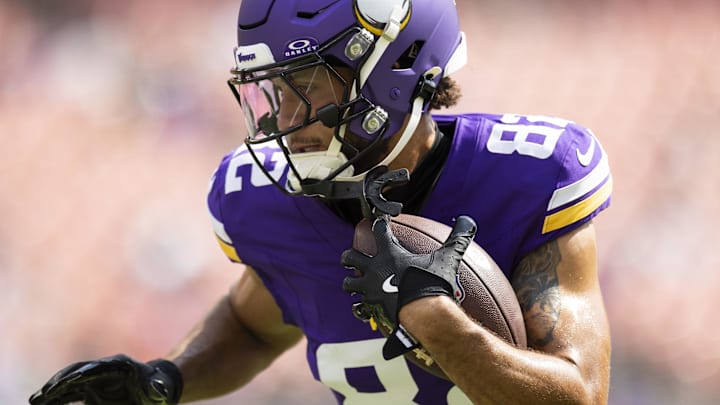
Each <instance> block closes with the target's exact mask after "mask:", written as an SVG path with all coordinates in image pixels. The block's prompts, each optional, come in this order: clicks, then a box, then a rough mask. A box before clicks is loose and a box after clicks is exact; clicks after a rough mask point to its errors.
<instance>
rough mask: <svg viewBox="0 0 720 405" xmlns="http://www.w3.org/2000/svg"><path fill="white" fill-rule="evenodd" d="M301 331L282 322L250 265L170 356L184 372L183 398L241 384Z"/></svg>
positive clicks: (218, 392)
mask: <svg viewBox="0 0 720 405" xmlns="http://www.w3.org/2000/svg"><path fill="white" fill-rule="evenodd" d="M301 337H302V332H301V331H300V329H298V328H296V327H294V326H291V325H288V324H286V323H284V322H283V319H282V315H281V312H280V309H279V308H278V306H277V304H276V303H275V300H274V299H273V298H272V296H271V295H270V293H269V292H268V290H267V289H266V288H265V286H264V285H263V283H262V281H261V280H260V279H259V277H258V276H257V274H255V272H254V271H253V270H252V269H251V268H249V267H248V268H247V271H245V272H244V273H243V275H242V276H241V277H240V280H239V281H238V282H237V284H235V285H234V286H233V288H232V289H231V291H230V293H229V294H228V295H226V296H224V297H223V298H222V299H220V301H219V302H218V303H217V304H216V305H215V307H214V308H213V309H212V310H211V311H210V313H209V314H208V315H207V316H206V317H205V319H204V320H203V321H202V322H200V323H199V324H198V325H196V326H195V327H194V328H193V329H192V330H191V331H190V333H189V334H188V336H187V337H186V338H185V339H184V340H183V341H182V342H181V343H180V344H179V345H178V347H176V348H175V349H174V350H173V351H172V353H171V354H170V355H169V356H168V358H169V359H170V360H172V361H173V362H174V363H175V364H177V366H178V367H179V368H180V372H181V374H182V376H183V382H184V389H183V395H182V398H181V402H188V401H194V400H198V399H202V398H210V397H215V396H219V395H222V394H225V393H228V392H231V391H233V390H235V389H237V388H239V387H241V386H242V385H244V384H246V383H247V382H248V381H250V380H251V379H252V378H253V377H254V376H255V375H256V374H257V373H258V372H260V371H262V370H263V369H265V368H266V367H267V366H268V365H269V364H270V363H271V362H272V361H273V360H274V359H275V358H276V357H278V356H279V355H280V354H281V353H282V352H284V351H285V350H287V349H288V348H290V347H292V346H293V345H295V344H296V343H297V342H298V341H299V340H300V338H301Z"/></svg>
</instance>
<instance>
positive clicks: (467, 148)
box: [208, 114, 612, 404]
mask: <svg viewBox="0 0 720 405" xmlns="http://www.w3.org/2000/svg"><path fill="white" fill-rule="evenodd" d="M435 118H436V120H437V121H438V124H439V125H440V128H441V129H443V131H444V132H445V133H446V134H448V135H449V134H450V133H449V132H448V131H449V130H452V128H454V134H453V137H452V138H453V139H452V147H451V150H450V154H449V157H448V159H447V162H446V164H445V167H444V168H443V171H442V174H441V175H440V178H439V179H438V181H437V184H436V185H435V188H434V189H433V191H432V192H431V194H430V196H429V197H428V199H427V202H426V203H425V205H424V207H423V208H422V210H421V212H420V215H421V216H424V217H427V218H431V219H434V220H436V221H439V222H443V223H445V224H448V225H450V226H452V222H453V218H455V217H457V216H459V215H469V216H470V217H472V218H473V219H475V221H476V222H477V224H478V231H477V235H476V236H475V241H476V242H477V243H478V244H479V245H480V246H482V247H483V248H484V249H485V250H486V251H487V252H488V253H489V254H490V255H491V256H492V257H493V258H494V259H495V261H496V262H497V264H498V265H499V266H500V268H501V269H502V270H503V271H504V273H505V274H506V275H507V276H508V277H509V276H510V274H511V273H512V271H513V269H514V268H515V266H517V264H518V263H519V262H520V260H521V259H522V258H523V257H524V256H525V255H526V254H528V253H529V252H530V251H532V250H533V249H535V248H537V247H538V246H540V245H542V244H544V243H546V242H548V241H550V240H552V239H554V238H557V237H558V236H560V235H562V234H564V233H566V232H568V231H570V230H572V229H575V228H577V227H578V226H580V225H581V224H583V223H585V222H587V221H589V220H590V219H591V218H593V217H594V216H595V215H597V214H598V213H599V212H600V211H601V210H603V209H604V208H606V207H607V206H608V205H609V203H610V193H611V189H612V178H611V176H610V169H609V166H608V160H607V156H606V155H605V153H604V151H603V149H602V147H601V146H600V143H599V142H598V141H597V139H596V138H595V137H594V136H593V135H592V133H590V132H589V131H588V130H587V129H584V128H582V127H580V126H578V125H577V124H575V123H573V122H570V121H565V120H561V119H557V118H550V117H541V116H518V115H503V116H500V115H481V114H476V115H452V116H450V115H448V116H436V117H435ZM261 152H262V153H260V154H259V159H260V160H261V161H264V162H265V165H266V167H267V168H268V170H269V171H270V172H271V173H272V174H273V175H274V176H275V178H278V179H280V182H281V183H282V184H284V181H285V176H286V175H287V170H286V169H287V166H286V163H285V161H284V158H283V155H282V153H280V151H279V150H277V149H274V148H273V147H272V146H268V147H267V148H266V149H263V150H261ZM208 204H209V208H210V213H211V214H212V219H213V225H214V229H215V233H216V235H217V237H218V240H219V242H220V244H221V247H222V248H223V251H224V252H225V253H226V254H227V256H228V257H229V258H230V259H231V260H233V261H237V262H240V261H242V262H243V263H245V264H247V265H248V266H251V267H252V268H253V269H255V271H256V272H257V273H258V275H259V276H260V278H261V279H262V280H263V282H264V283H265V286H266V287H267V288H268V290H269V291H270V292H271V294H272V295H273V297H274V298H275V301H276V302H277V304H278V305H279V306H280V308H281V309H282V312H283V317H284V319H285V321H286V322H288V323H291V324H293V325H297V326H298V327H300V328H301V329H302V330H303V332H304V333H305V335H306V337H307V341H308V348H307V358H308V363H309V365H310V369H311V370H312V373H313V375H314V376H315V378H316V379H318V380H320V381H321V382H322V383H324V384H325V385H327V386H328V387H330V388H331V389H332V390H333V391H334V393H335V394H336V396H337V398H338V401H339V402H340V403H345V404H356V403H357V404H359V403H363V404H365V403H393V404H394V403H417V404H465V403H470V401H469V400H468V399H467V398H466V397H465V395H464V394H463V393H462V392H461V391H460V390H459V389H458V388H457V387H454V386H453V385H452V384H451V383H449V382H448V381H445V380H443V379H440V378H437V377H434V376H432V375H430V374H428V373H426V372H424V371H423V370H422V369H420V368H418V367H417V366H415V365H414V364H412V363H409V362H407V361H406V360H405V359H404V358H402V357H400V358H396V359H393V360H390V361H386V360H384V359H383V358H382V354H381V347H382V345H383V343H384V338H383V337H382V335H380V333H379V332H376V331H372V330H371V329H370V328H369V327H368V325H367V324H365V323H363V322H361V321H359V320H357V319H356V318H355V317H354V316H353V314H352V312H351V306H352V303H353V302H355V301H357V300H358V297H350V295H349V294H347V293H345V292H344V291H343V290H342V281H343V278H345V277H346V276H347V275H348V274H349V272H348V270H347V269H345V268H344V267H343V266H342V265H341V264H340V255H341V254H342V252H343V251H344V250H346V249H348V248H350V247H351V246H352V238H353V226H352V225H351V224H349V223H347V222H344V221H343V220H341V219H340V218H339V217H338V216H336V215H335V214H334V213H333V212H332V211H331V210H330V209H329V208H328V207H327V206H325V205H324V204H322V203H321V202H320V201H318V200H317V199H314V198H310V197H289V196H286V195H285V194H283V193H282V192H281V191H279V190H278V189H276V188H275V187H274V186H273V185H272V184H271V182H270V181H269V180H268V179H267V178H266V177H265V176H264V175H263V173H262V172H261V170H260V169H259V168H257V167H255V165H254V163H253V159H252V157H251V156H250V155H249V153H248V151H247V150H246V149H245V147H244V146H241V147H239V148H238V149H237V150H235V151H234V152H233V153H231V154H229V155H227V156H225V158H224V159H223V161H222V162H221V164H220V167H219V168H218V170H217V171H216V173H215V175H214V176H213V178H212V181H211V186H210V192H209V196H208Z"/></svg>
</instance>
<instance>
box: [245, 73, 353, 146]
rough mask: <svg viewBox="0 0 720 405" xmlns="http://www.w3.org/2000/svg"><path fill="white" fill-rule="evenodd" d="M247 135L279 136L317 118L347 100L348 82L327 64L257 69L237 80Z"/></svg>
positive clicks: (254, 138) (257, 137)
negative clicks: (328, 106) (326, 108)
mask: <svg viewBox="0 0 720 405" xmlns="http://www.w3.org/2000/svg"><path fill="white" fill-rule="evenodd" d="M235 84H236V85H237V96H238V97H239V101H240V105H241V106H242V110H243V114H244V117H245V124H246V125H247V128H248V138H249V140H250V141H251V142H252V141H261V140H269V139H268V138H277V137H279V136H283V135H285V134H288V133H289V132H293V131H296V130H298V129H300V128H303V127H306V126H308V125H311V124H313V123H315V122H317V121H318V118H317V117H316V111H317V109H318V108H321V107H324V106H327V105H329V104H335V105H340V104H341V103H342V102H343V100H346V98H347V95H348V92H349V90H348V89H349V85H348V84H347V82H346V81H345V80H344V79H343V78H342V77H341V76H340V75H339V74H338V73H337V71H335V70H333V69H332V68H329V67H327V66H326V65H315V66H310V67H305V68H297V67H286V68H283V69H282V70H280V69H273V70H267V71H259V72H254V73H252V74H251V75H250V76H245V77H243V79H242V80H240V81H238V82H235Z"/></svg>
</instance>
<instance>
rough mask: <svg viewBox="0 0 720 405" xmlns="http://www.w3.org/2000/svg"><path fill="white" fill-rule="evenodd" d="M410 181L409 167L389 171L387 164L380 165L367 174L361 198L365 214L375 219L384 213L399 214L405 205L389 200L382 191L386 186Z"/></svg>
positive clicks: (368, 217) (370, 218)
mask: <svg viewBox="0 0 720 405" xmlns="http://www.w3.org/2000/svg"><path fill="white" fill-rule="evenodd" d="M409 181H410V172H409V171H408V170H407V169H399V170H393V171H388V168H387V166H378V167H376V168H374V169H372V170H370V171H369V172H368V174H367V175H365V180H364V181H363V198H362V199H361V200H360V202H361V205H362V211H363V216H364V217H365V218H367V219H369V220H374V219H375V218H378V217H380V216H382V215H390V216H393V217H395V216H398V215H400V212H401V211H402V207H403V205H402V204H401V203H399V202H395V201H388V200H387V199H386V198H385V197H384V196H383V195H382V191H383V189H384V188H385V187H386V186H400V185H403V184H407V182H409Z"/></svg>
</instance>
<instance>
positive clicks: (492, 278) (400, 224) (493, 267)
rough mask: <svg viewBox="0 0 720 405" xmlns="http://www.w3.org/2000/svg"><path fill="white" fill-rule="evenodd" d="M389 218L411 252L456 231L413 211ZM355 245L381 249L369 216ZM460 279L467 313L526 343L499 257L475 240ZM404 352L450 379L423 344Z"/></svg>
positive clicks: (433, 245)
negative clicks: (412, 212) (377, 245)
mask: <svg viewBox="0 0 720 405" xmlns="http://www.w3.org/2000/svg"><path fill="white" fill-rule="evenodd" d="M391 219H392V220H391V228H392V231H393V233H394V234H395V237H396V238H397V239H398V241H399V242H400V244H401V245H402V246H403V247H404V248H405V249H407V250H409V251H411V252H413V253H430V252H432V251H434V250H436V249H438V248H439V247H440V246H442V244H443V242H445V239H446V238H447V237H448V235H450V232H451V231H452V229H451V228H450V227H449V226H447V225H445V224H442V223H439V222H436V221H433V220H431V219H427V218H423V217H419V216H415V215H407V214H400V215H398V216H396V217H392V218H391ZM353 248H354V249H356V250H359V251H361V252H363V253H365V254H368V255H370V256H373V255H374V254H375V253H376V252H377V250H376V245H375V238H374V236H373V233H372V230H371V229H370V222H369V221H368V220H365V219H364V220H362V221H361V222H360V223H359V224H358V225H357V226H356V227H355V236H354V241H353ZM459 280H460V285H461V286H462V289H463V290H464V296H463V297H462V298H461V301H460V305H461V307H462V308H463V309H464V310H465V312H466V313H467V314H468V315H469V316H470V317H471V318H473V319H474V320H475V321H477V322H478V323H480V324H481V325H483V326H484V327H485V328H487V329H489V330H491V331H493V332H494V333H495V334H496V335H498V336H500V337H501V338H503V339H505V340H506V341H508V342H510V343H512V344H513V345H515V346H516V347H520V348H525V347H526V346H527V338H526V335H525V322H524V320H523V316H522V311H521V309H520V304H519V303H518V301H517V298H516V296H515V292H514V291H513V289H512V287H511V286H510V282H509V281H508V280H507V278H506V277H505V275H504V274H503V272H502V271H501V270H500V268H499V267H498V266H497V264H496V263H495V261H494V260H493V259H492V258H491V257H490V255H488V253H487V252H485V250H484V249H483V248H481V247H480V246H479V245H478V244H477V243H475V242H473V243H471V244H470V246H468V249H467V251H466V252H465V255H464V256H463V260H462V263H461V265H460V271H459ZM378 327H379V329H380V331H381V332H382V333H383V335H385V336H387V335H388V333H390V332H391V330H390V329H389V328H390V327H389V326H388V325H378ZM405 357H406V358H407V359H409V360H410V361H412V362H413V363H415V364H417V365H419V366H420V367H421V368H423V369H425V370H426V371H428V372H430V373H432V374H435V375H437V376H439V377H442V378H446V379H447V377H446V376H445V373H444V372H443V371H442V369H440V367H439V366H438V365H437V364H436V363H435V361H434V360H433V359H432V357H431V356H430V355H429V354H428V353H427V352H426V351H425V350H424V349H423V348H422V347H421V348H418V349H415V350H413V351H411V352H408V353H406V354H405Z"/></svg>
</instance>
